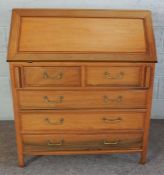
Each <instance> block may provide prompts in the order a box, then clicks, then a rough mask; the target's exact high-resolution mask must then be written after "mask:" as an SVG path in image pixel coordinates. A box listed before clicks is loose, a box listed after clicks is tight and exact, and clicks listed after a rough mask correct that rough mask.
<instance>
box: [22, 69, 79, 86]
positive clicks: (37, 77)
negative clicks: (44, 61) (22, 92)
mask: <svg viewBox="0 0 164 175" xmlns="http://www.w3.org/2000/svg"><path fill="white" fill-rule="evenodd" d="M23 82H24V86H27V87H28V86H29V87H30V86H37V87H38V86H41V87H46V86H62V87H63V86H66V87H67V86H80V84H81V69H80V67H75V66H74V67H73V66H72V67H63V66H62V67H61V66H56V67H55V66H53V67H50V66H49V67H45V66H42V67H41V66H40V67H39V66H38V67H35V66H32V67H28V66H27V67H23Z"/></svg>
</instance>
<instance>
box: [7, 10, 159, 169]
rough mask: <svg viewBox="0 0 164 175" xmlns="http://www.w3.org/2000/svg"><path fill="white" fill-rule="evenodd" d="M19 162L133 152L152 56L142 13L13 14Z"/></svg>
mask: <svg viewBox="0 0 164 175" xmlns="http://www.w3.org/2000/svg"><path fill="white" fill-rule="evenodd" d="M8 62H9V64H10V72H11V80H12V91H13V104H14V113H15V127H16V139H17V148H18V149H17V150H18V160H19V166H24V165H25V163H24V156H25V155H65V154H108V153H137V152H138V153H140V154H141V163H145V161H146V153H147V147H148V133H149V122H150V112H151V101H152V90H153V77H154V63H155V62H156V52H155V44H154V37H153V31H152V23H151V14H150V12H149V11H141V10H140V11H134V10H133V11H132V10H129V11H127V10H126V11H123V10H122V11H121V10H57V9H49V10H48V9H14V10H13V13H12V23H11V32H10V39H9V50H8Z"/></svg>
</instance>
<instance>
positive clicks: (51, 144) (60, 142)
mask: <svg viewBox="0 0 164 175" xmlns="http://www.w3.org/2000/svg"><path fill="white" fill-rule="evenodd" d="M63 142H64V141H63V140H60V141H59V142H57V143H54V142H51V141H50V140H48V142H47V145H48V146H61V145H63Z"/></svg>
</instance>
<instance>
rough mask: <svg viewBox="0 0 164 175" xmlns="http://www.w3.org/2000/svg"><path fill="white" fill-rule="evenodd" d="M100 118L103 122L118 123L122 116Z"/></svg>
mask: <svg viewBox="0 0 164 175" xmlns="http://www.w3.org/2000/svg"><path fill="white" fill-rule="evenodd" d="M102 120H103V121H104V122H105V123H111V124H113V123H119V122H121V121H122V118H121V117H117V118H113V119H110V118H106V117H103V118H102Z"/></svg>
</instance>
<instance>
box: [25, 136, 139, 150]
mask: <svg viewBox="0 0 164 175" xmlns="http://www.w3.org/2000/svg"><path fill="white" fill-rule="evenodd" d="M22 138H23V143H24V150H25V151H59V150H65V151H66V150H90V149H91V150H93V149H95V150H101V149H137V148H141V147H142V134H141V133H135V134H132V133H125V134H123V133H112V134H107V133H105V134H52V135H23V136H22Z"/></svg>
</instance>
